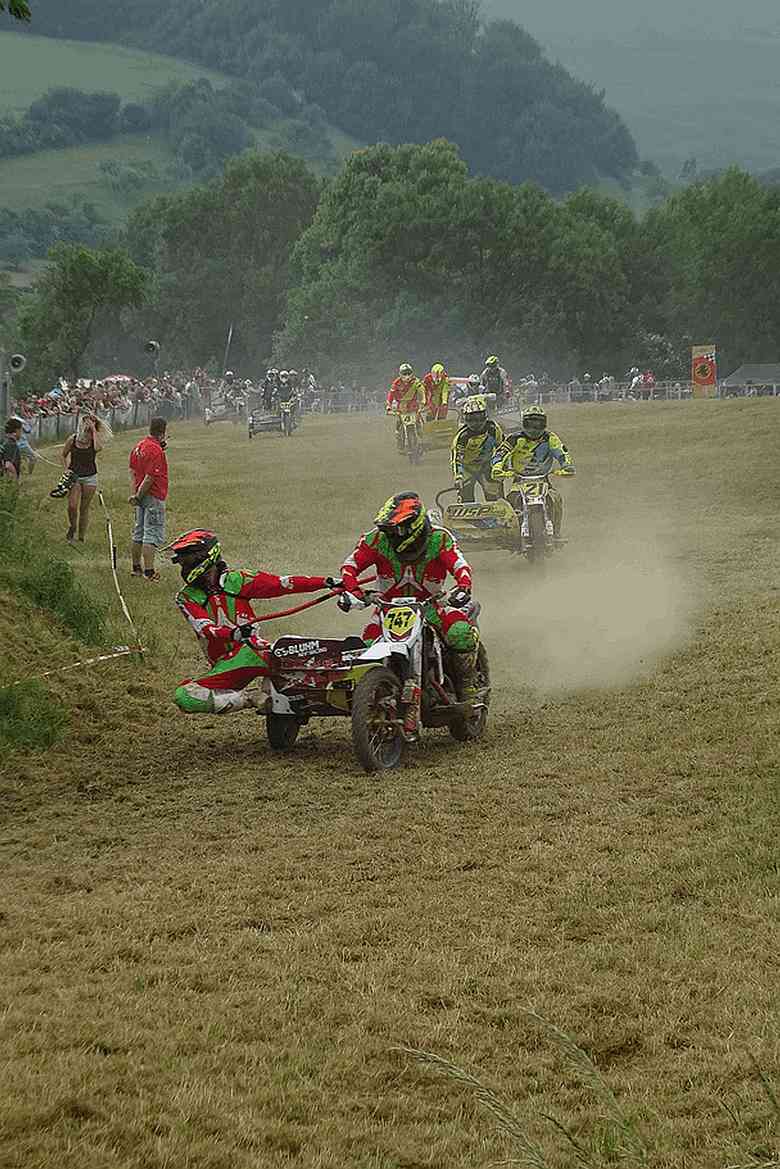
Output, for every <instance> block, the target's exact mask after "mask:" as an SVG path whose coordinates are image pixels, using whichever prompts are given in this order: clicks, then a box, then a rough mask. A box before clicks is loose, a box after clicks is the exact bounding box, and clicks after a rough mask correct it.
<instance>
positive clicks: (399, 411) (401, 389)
mask: <svg viewBox="0 0 780 1169" xmlns="http://www.w3.org/2000/svg"><path fill="white" fill-rule="evenodd" d="M424 405H425V386H424V385H423V383H422V382H421V381H420V379H419V378H418V377H417V376H416V375H415V372H414V370H413V369H412V367H411V365H409V363H408V362H407V361H405V362H404V363H403V364H402V365H401V366H400V367H399V369H398V377H397V378H396V379H395V381H394V382H393V384H392V385H391V386H390V390H389V392H388V395H387V406H386V412H387V413H388V414H395V415H396V420H395V441H396V445H397V447H398V449H399V451H403V449H404V428H403V425H402V423H401V417H402V415H404V414H414V415H415V416H416V417H417V430H418V433H420V434H421V433H422V431H421V426H420V418H421V413H422V409H423V407H424Z"/></svg>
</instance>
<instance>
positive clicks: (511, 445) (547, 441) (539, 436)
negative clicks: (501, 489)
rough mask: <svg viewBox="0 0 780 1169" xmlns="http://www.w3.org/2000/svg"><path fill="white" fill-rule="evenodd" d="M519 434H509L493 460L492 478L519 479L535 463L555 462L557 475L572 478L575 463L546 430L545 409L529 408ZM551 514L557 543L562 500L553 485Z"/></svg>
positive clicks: (559, 442)
mask: <svg viewBox="0 0 780 1169" xmlns="http://www.w3.org/2000/svg"><path fill="white" fill-rule="evenodd" d="M520 423H521V425H520V431H519V433H517V434H509V435H507V437H506V439H505V440H504V443H503V445H502V446H501V447H500V448H499V450H498V451H497V452H496V454H495V455H494V457H493V469H492V472H491V474H492V477H493V479H495V480H501V479H502V478H505V477H511V476H512V475H519V474H520V473H521V472H522V471H524V470H526V469H527V468H529V467H530V466H531V465H532V464H533V463H545V462H546V461H547V460H548V459H550V458H552V459H554V460H555V461H556V462H557V463H558V468H557V470H555V471H554V472H553V474H555V475H573V474H574V463H573V462H572V459H571V455H570V454H569V451H568V449H567V447H565V446H564V444H563V443H562V442H561V440H560V438H559V437H558V435H557V434H555V432H554V431H552V430H548V429H547V413H546V411H545V409H544V407H543V406H526V408H525V409H524V410H523V413H522V415H521V419H520ZM549 499H550V510H551V512H552V517H551V518H552V522H553V530H554V534H555V538H556V539H560V535H561V530H562V528H563V499H562V498H561V495H560V492H558V491H556V490H555V488H554V487H553V486H552V485H550V495H549Z"/></svg>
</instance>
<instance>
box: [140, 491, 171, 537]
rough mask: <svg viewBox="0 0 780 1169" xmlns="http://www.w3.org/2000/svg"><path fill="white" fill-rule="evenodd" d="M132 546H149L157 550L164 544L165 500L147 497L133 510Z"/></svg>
mask: <svg viewBox="0 0 780 1169" xmlns="http://www.w3.org/2000/svg"><path fill="white" fill-rule="evenodd" d="M133 543H134V544H151V545H152V546H153V547H155V548H159V547H160V545H161V544H164V543H165V500H164V499H155V498H154V496H151V495H150V496H149V497H148V498H147V499H145V500H144V502H143V503H139V504H138V505H137V507H136V509H135V525H134V527H133Z"/></svg>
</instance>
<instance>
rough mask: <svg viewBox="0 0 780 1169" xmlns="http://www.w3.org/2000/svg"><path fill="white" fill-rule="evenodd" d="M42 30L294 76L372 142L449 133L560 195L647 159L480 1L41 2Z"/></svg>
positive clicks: (492, 166)
mask: <svg viewBox="0 0 780 1169" xmlns="http://www.w3.org/2000/svg"><path fill="white" fill-rule="evenodd" d="M32 29H33V31H34V32H37V33H42V34H45V35H50V36H61V37H70V38H76V39H84V40H111V41H120V42H122V43H124V44H128V45H137V46H141V47H144V48H150V49H154V50H155V51H156V52H163V53H168V54H172V55H175V56H179V57H184V58H186V59H188V60H191V61H196V62H198V63H200V64H204V65H208V66H211V67H214V68H218V69H221V70H223V71H224V72H227V73H232V74H235V75H237V76H240V77H245V78H249V79H251V80H252V81H254V82H259V83H260V84H261V86H262V85H267V86H268V87H269V90H270V89H272V88H273V87H274V86H276V87H277V89H279V88H280V83H281V82H282V81H283V82H285V83H287V85H292V86H293V87H294V88H295V89H296V90H298V91H302V92H303V94H304V95H305V98H306V100H307V101H308V102H310V103H315V104H317V105H319V106H321V107H322V108H323V109H324V111H325V113H326V114H327V117H328V118H329V120H330V121H331V122H334V123H335V124H337V125H338V126H340V127H341V128H342V129H344V130H346V131H347V132H348V133H350V134H352V135H353V136H354V137H356V138H359V139H362V140H363V141H366V142H374V141H385V142H390V143H399V142H423V141H427V140H429V139H433V138H439V137H444V138H448V139H450V140H451V141H453V142H455V143H457V144H458V146H459V147H460V149H461V151H462V153H463V156H464V157H465V159H466V161H467V162H468V163H469V165H470V167H471V168H472V170H473V171H474V172H476V173H478V174H485V175H491V176H494V177H496V178H500V179H508V180H511V181H515V182H518V181H522V180H524V179H533V180H536V181H537V182H539V183H541V184H542V185H543V186H545V187H546V188H547V189H548V190H550V191H551V192H553V193H560V192H563V191H568V190H573V189H574V188H576V187H578V186H581V185H583V184H586V183H592V182H595V181H597V180H598V179H599V178H602V177H613V178H617V179H622V178H624V177H626V176H627V175H628V174H629V173H630V172H631V171H632V170H633V168H634V167H635V166H636V163H637V151H636V147H635V144H634V141H633V139H632V137H631V135H630V133H629V131H628V129H627V128H626V126H625V124H624V123H623V121H622V120H621V118H620V117H619V116H618V114H617V113H615V112H614V111H613V110H611V109H609V108H608V107H607V106H605V104H604V100H603V97H602V95H601V94H600V93H599V92H597V91H595V90H594V89H593V88H592V87H590V86H588V85H586V84H584V83H582V82H579V81H577V80H576V79H575V78H573V77H572V76H571V75H570V74H569V73H567V72H566V70H565V69H564V68H563V67H561V66H559V65H554V64H552V63H551V62H550V61H548V60H547V58H546V57H545V56H544V53H543V51H542V49H541V47H540V46H539V44H538V43H537V42H536V41H535V40H534V39H533V38H532V37H531V36H530V35H529V34H528V33H527V32H525V31H524V30H523V29H522V28H520V27H519V26H518V25H516V24H514V23H513V22H511V21H503V20H502V21H488V22H483V21H482V20H481V17H480V9H479V3H478V2H477V0H169V2H168V3H166V4H165V5H160V4H159V2H158V0H133V2H132V3H131V4H128V3H127V0H102V2H100V3H98V2H96V0H68V4H67V5H63V4H62V0H36V3H35V6H34V17H33V25H32ZM271 100H273V97H272V98H271Z"/></svg>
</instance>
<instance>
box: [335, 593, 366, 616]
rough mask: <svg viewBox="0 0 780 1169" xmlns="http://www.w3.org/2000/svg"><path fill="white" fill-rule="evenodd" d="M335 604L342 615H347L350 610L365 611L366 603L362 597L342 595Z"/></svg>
mask: <svg viewBox="0 0 780 1169" xmlns="http://www.w3.org/2000/svg"><path fill="white" fill-rule="evenodd" d="M336 604H337V605H338V607H339V609H341V611H342V613H349V612H351V610H352V609H365V608H366V606H367V604H368V601H366V600H364V599H363V597H356V596H355V594H354V593H342V594H341V596H340V597H339V599H338V601H337V602H336Z"/></svg>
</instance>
